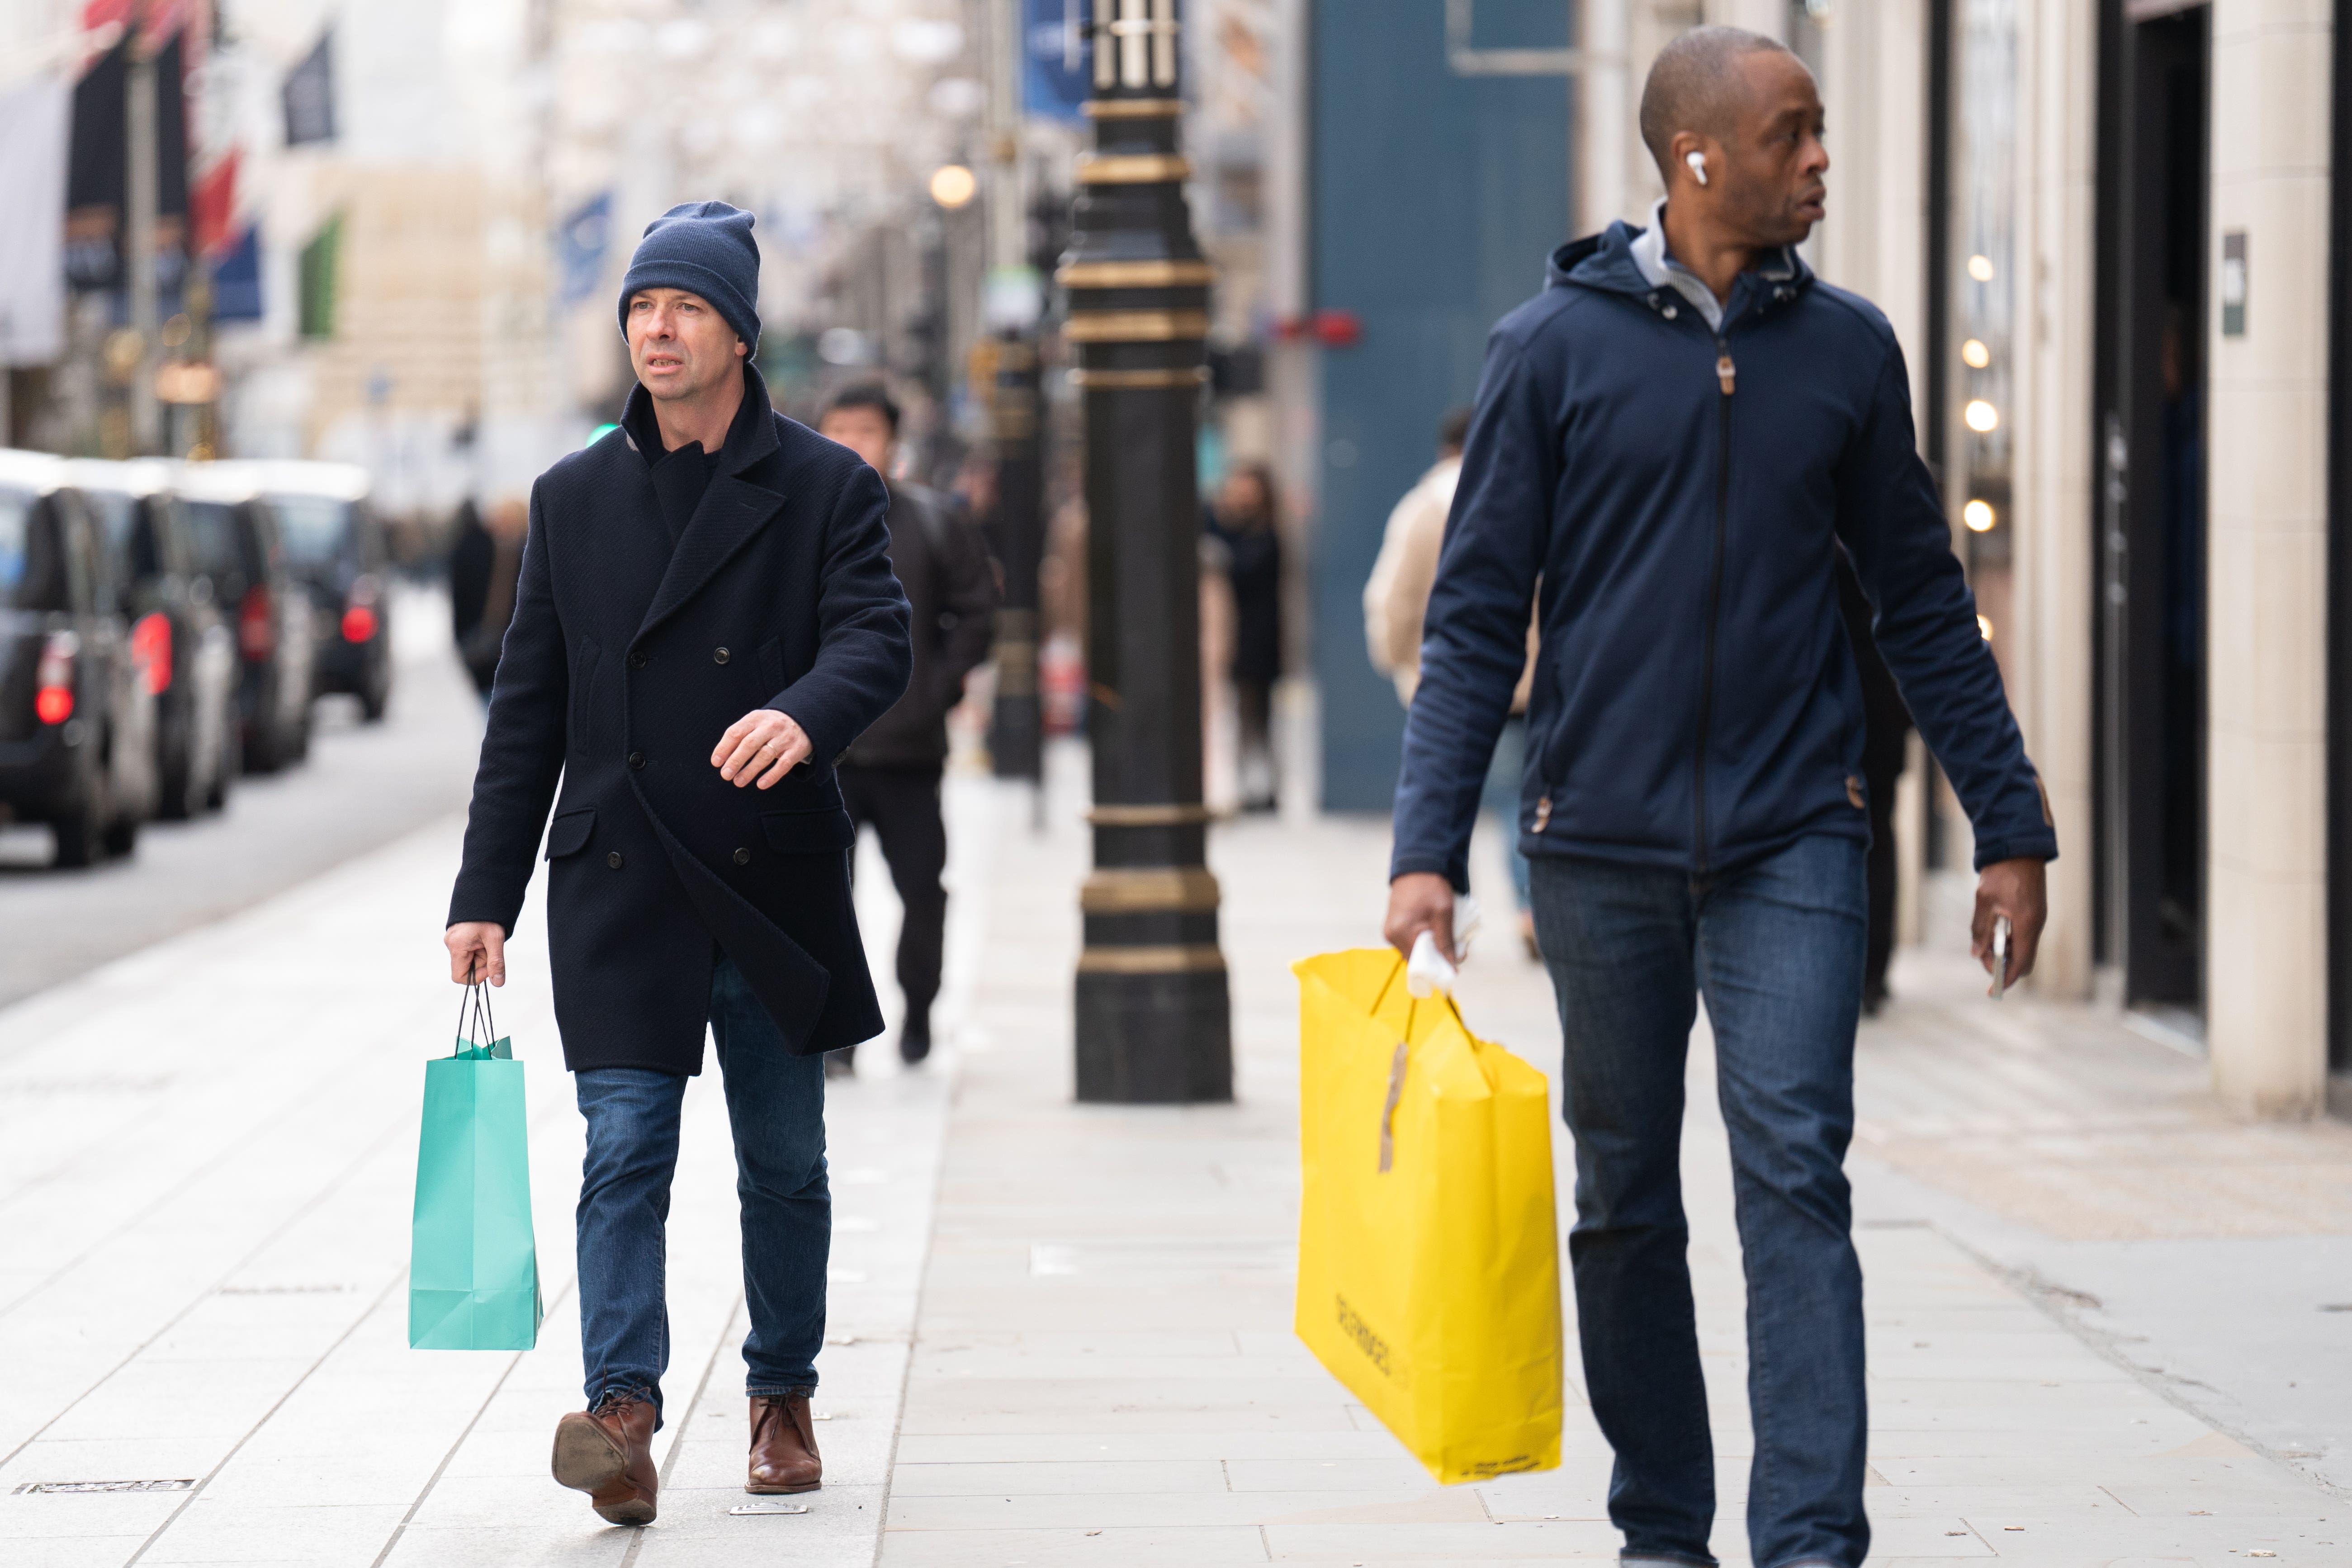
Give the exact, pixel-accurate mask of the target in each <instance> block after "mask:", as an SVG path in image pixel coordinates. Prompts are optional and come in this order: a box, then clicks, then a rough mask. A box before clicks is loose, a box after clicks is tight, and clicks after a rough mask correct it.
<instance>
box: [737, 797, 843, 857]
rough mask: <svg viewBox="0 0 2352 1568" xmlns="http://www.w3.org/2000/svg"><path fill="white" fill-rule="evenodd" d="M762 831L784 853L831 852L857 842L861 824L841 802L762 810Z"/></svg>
mask: <svg viewBox="0 0 2352 1568" xmlns="http://www.w3.org/2000/svg"><path fill="white" fill-rule="evenodd" d="M760 831H761V832H762V833H764V834H766V835H767V838H768V847H769V848H771V849H773V850H775V851H776V852H777V853H779V854H782V855H824V854H831V853H835V852H837V851H840V850H843V849H848V848H853V847H856V843H857V825H856V823H853V822H851V821H850V820H849V813H847V812H845V811H844V810H842V809H841V807H839V806H837V805H821V806H815V807H813V808H811V809H809V810H806V811H768V812H762V813H761V814H760Z"/></svg>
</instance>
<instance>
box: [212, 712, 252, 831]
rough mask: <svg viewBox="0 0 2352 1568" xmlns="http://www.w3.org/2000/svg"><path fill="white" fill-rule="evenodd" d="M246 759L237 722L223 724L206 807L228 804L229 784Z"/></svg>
mask: <svg viewBox="0 0 2352 1568" xmlns="http://www.w3.org/2000/svg"><path fill="white" fill-rule="evenodd" d="M244 760H245V749H244V747H243V746H241V745H240V744H239V743H238V742H237V733H236V721H235V720H231V721H228V722H227V723H225V724H223V725H222V726H221V742H220V751H219V752H218V754H216V755H215V757H214V758H213V778H212V783H211V784H210V785H209V786H207V787H206V789H205V810H206V811H218V810H220V809H221V808H222V807H223V806H225V805H227V804H228V792H229V786H230V785H232V784H235V783H236V775H237V773H238V771H239V767H240V765H241V764H242V763H243V762H244Z"/></svg>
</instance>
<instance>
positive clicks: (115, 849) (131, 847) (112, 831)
mask: <svg viewBox="0 0 2352 1568" xmlns="http://www.w3.org/2000/svg"><path fill="white" fill-rule="evenodd" d="M138 849H139V819H138V818H137V817H135V816H118V817H116V818H115V819H114V820H113V821H112V822H110V823H108V824H107V825H106V852H107V853H108V854H109V855H125V856H127V855H132V854H136V853H137V852H138Z"/></svg>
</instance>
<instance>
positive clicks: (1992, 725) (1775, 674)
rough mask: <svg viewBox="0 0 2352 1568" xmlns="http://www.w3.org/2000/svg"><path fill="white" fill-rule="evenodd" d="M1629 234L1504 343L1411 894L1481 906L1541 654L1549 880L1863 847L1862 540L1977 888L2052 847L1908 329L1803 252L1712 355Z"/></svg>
mask: <svg viewBox="0 0 2352 1568" xmlns="http://www.w3.org/2000/svg"><path fill="white" fill-rule="evenodd" d="M1639 232H1640V231H1639V230H1638V229H1634V228H1632V227H1629V226H1627V225H1625V224H1622V223H1618V224H1614V225H1612V226H1611V227H1610V228H1609V230H1608V231H1607V232H1606V233H1604V234H1602V235H1600V236H1598V237H1593V238H1589V239H1583V240H1579V241H1577V242H1576V243H1574V244H1571V245H1568V246H1564V247H1561V248H1560V249H1559V251H1557V252H1555V253H1554V255H1553V256H1552V258H1551V265H1550V267H1549V276H1548V279H1547V287H1546V288H1545V289H1544V291H1543V292H1542V293H1541V294H1540V295H1538V297H1537V298H1535V299H1533V300H1529V301H1528V303H1526V304H1524V305H1522V306H1520V307H1519V308H1518V309H1517V310H1514V311H1512V312H1511V313H1510V314H1509V315H1507V316H1506V317H1504V318H1503V320H1502V321H1500V322H1498V323H1497V324H1496V328H1495V331H1494V333H1493V335H1492V336H1491V338H1490V339H1489V341H1488V345H1487V353H1486V370H1485V373H1484V374H1483V375H1482V376H1481V378H1480V382H1479V386H1478V399H1477V407H1476V413H1475V416H1474V418H1473V420H1472V422H1471V426H1470V437H1469V442H1468V445H1467V447H1466V448H1465V451H1464V453H1463V462H1462V478H1461V482H1460V485H1459V488H1458V489H1456V490H1455V492H1454V510H1453V514H1452V516H1451V518H1450V519H1449V520H1448V521H1447V524H1446V532H1445V544H1444V552H1443V553H1442V555H1441V556H1440V558H1439V563H1438V569H1437V580H1436V584H1435V587H1434V590H1433V593H1432V594H1431V596H1430V602H1429V614H1428V618H1427V622H1426V625H1425V628H1424V631H1423V639H1424V640H1423V646H1422V656H1421V669H1422V679H1421V686H1420V688H1419V689H1418V690H1417V691H1416V692H1415V693H1414V696H1413V700H1412V709H1411V710H1410V712H1409V713H1408V715H1407V718H1406V722H1405V737H1404V759H1403V767H1402V773H1401V775H1400V777H1399V780H1398V784H1397V798H1396V843H1395V851H1394V857H1393V858H1392V860H1391V876H1402V875H1403V874H1404V873H1406V872H1410V871H1433V872H1437V873H1440V874H1442V875H1444V877H1446V878H1447V879H1449V880H1451V881H1452V882H1453V884H1454V887H1456V888H1457V889H1460V888H1466V887H1467V885H1468V850H1469V843H1470V829H1471V824H1472V822H1473V821H1474V820H1475V816H1476V814H1477V811H1478V796H1479V785H1480V783H1481V781H1482V779H1483V778H1484V776H1485V773H1486V763H1487V760H1488V758H1489V757H1490V756H1491V755H1492V753H1493V751H1494V745H1495V738H1496V733H1497V732H1498V731H1499V730H1500V729H1501V727H1502V724H1503V721H1504V717H1505V715H1506V714H1507V711H1508V710H1509V708H1510V703H1511V690H1512V687H1513V686H1514V684H1515V683H1516V682H1517V679H1518V676H1519V671H1520V668H1521V664H1522V661H1523V660H1524V659H1525V658H1526V656H1527V643H1526V637H1527V625H1528V605H1529V602H1530V601H1531V600H1534V601H1537V602H1538V612H1539V618H1540V624H1541V633H1542V646H1541V652H1540V654H1539V656H1538V664H1537V669H1536V680H1535V686H1534V689H1533V691H1532V693H1531V694H1530V697H1529V700H1528V765H1527V774H1526V777H1525V779H1524V781H1523V783H1522V785H1521V791H1520V805H1519V828H1520V839H1519V843H1520V847H1521V848H1522V849H1524V850H1525V851H1526V852H1527V853H1528V854H1529V855H1559V854H1569V855H1588V856H1596V857H1600V858H1605V859H1611V860H1618V861H1625V862H1631V863H1633V864H1637V865H1646V866H1658V867H1671V868H1675V869H1678V870H1685V871H1688V872H1691V873H1693V874H1696V875H1701V876H1704V875H1708V874H1711V873H1720V872H1725V871H1731V870H1736V869H1738V868H1740V867H1741V866H1743V865H1748V864H1752V863H1753V862H1755V861H1757V860H1759V859H1761V858H1764V857H1766V856H1768V855H1770V854H1772V853H1774V852H1775V851H1777V850H1779V849H1780V848H1783V847H1786V846H1788V845H1789V844H1790V843H1792V842H1794V841H1795V840H1796V839H1798V838H1800V837H1803V836H1805V835H1807V834H1816V833H1828V834H1836V835H1839V836H1842V837H1850V838H1856V839H1864V840H1866V839H1867V838H1868V837H1869V835H1870V816H1869V813H1868V811H1867V809H1866V805H1867V800H1866V797H1865V795H1864V789H1865V785H1864V782H1863V773H1862V748H1863V734H1864V722H1863V700H1862V688H1861V683H1860V680H1859V678H1858V676H1857V673H1856V670H1855V668H1854V658H1853V648H1852V646H1851V645H1850V644H1849V642H1848V641H1847V638H1846V634H1845V629H1844V626H1843V623H1842V622H1841V620H1840V617H1839V612H1838V589H1837V581H1836V577H1835V574H1834V572H1833V570H1832V563H1833V561H1834V559H1835V552H1836V549H1837V547H1838V546H1839V545H1840V544H1843V546H1844V548H1845V551H1846V552H1847V554H1848V555H1849V556H1851V557H1852V558H1853V564H1854V568H1855V572H1856V574H1857V575H1858V576H1859V577H1860V579H1861V581H1862V584H1863V587H1864V591H1865V592H1866V593H1867V594H1868V595H1869V597H1870V600H1871V604H1872V605H1873V607H1874V610H1875V612H1876V620H1875V629H1876V632H1877V637H1878V645H1879V647H1880V649H1881V650H1882V651H1883V652H1884V654H1885V658H1886V662H1887V664H1888V666H1889V667H1890V668H1892V669H1893V670H1894V672H1895V679H1896V680H1897V681H1898V682H1899V683H1900V685H1901V686H1902V689H1903V697H1904V700H1906V702H1907V703H1909V705H1910V708H1911V711H1912V713H1913V714H1914V715H1915V716H1916V719H1917V721H1918V726H1919V731H1920V733H1921V735H1922V736H1923V737H1924V738H1925V740H1926V741H1927V745H1928V748H1929V749H1930V750H1931V751H1933V752H1935V755H1936V759H1937V762H1938V763H1941V764H1942V765H1943V769H1944V772H1945V773H1946V775H1947V776H1948V778H1949V779H1950V780H1951V782H1952V787H1953V789H1954V790H1955V791H1956V792H1957V793H1958V796H1959V799H1960V804H1961V805H1963V806H1964V807H1965V808H1966V809H1967V811H1968V814H1969V820H1970V822H1971V823H1973V824H1974V826H1975V830H1976V858H1977V864H1978V866H1979V868H1982V867H1984V866H1987V865H1990V864H1991V863H1992V862H1993V861H1996V860H2001V859H2006V858H2011V857H2014V856H2032V857H2039V858H2043V859H2050V858H2055V857H2056V855H2057V853H2058V840H2057V835H2056V833H2055V832H2054V831H2053V827H2052V825H2051V820H2050V814H2049V807H2048V805H2047V802H2046V798H2045V796H2044V795H2043V794H2042V786H2041V781H2040V780H2039V779H2038V778H2037V777H2036V775H2035V773H2034V771H2033V767H2032V763H2029V762H2028V761H2027V760H2026V756H2025V749H2024V745H2023V742H2022V741H2021V738H2020V736H2019V734H2018V731H2017V725H2016V722H2015V721H2014V720H2012V719H2011V716H2010V711H2009V704H2008V700H2007V699H2006V697H2005V696H2004V695H2003V693H2002V690H2001V683H2000V670H1999V668H1997V667H1996V666H1995V664H1994V662H1993V658H1992V653H1991V650H1990V648H1989V647H1987V646H1986V644H1985V642H1984V640H1983V638H1982V637H1981V635H1980V633H1979V627H1978V623H1977V616H1976V602H1975V599H1974V597H1973V596H1972V595H1970V594H1969V586H1968V583H1967V581H1966V579H1965V578H1964V577H1963V575H1962V574H1961V570H1960V563H1959V562H1958V560H1957V559H1956V558H1955V557H1954V556H1953V553H1952V548H1951V535H1950V532H1949V530H1948V526H1947V524H1946V522H1945V520H1944V512H1943V507H1942V505H1941V503H1940V501H1939V500H1937V494H1936V486H1935V483H1934V481H1933V480H1932V479H1930V478H1929V476H1928V473H1927V465H1926V464H1924V463H1923V462H1921V461H1920V459H1919V455H1918V452H1917V451H1916V448H1915V446H1914V441H1913V435H1912V426H1911V406H1910V387H1909V382H1908V379H1907V377H1906V373H1905V370H1904V363H1903V354H1902V351H1901V349H1900V348H1898V347H1897V346H1896V343H1895V332H1894V330H1893V329H1892V328H1891V327H1890V326H1889V325H1888V324H1887V321H1886V319H1885V317H1884V316H1882V315H1881V314H1880V313H1879V312H1878V311H1877V310H1875V309H1874V308H1873V307H1872V306H1871V305H1870V304H1869V303H1868V302H1866V301H1864V300H1862V299H1860V298H1858V297H1856V296H1855V295H1853V294H1849V293H1847V292H1845V291H1844V290H1843V289H1833V288H1832V287H1830V286H1829V285H1827V284H1825V283H1822V282H1820V281H1818V280H1816V279H1814V278H1813V277H1812V275H1811V273H1810V272H1809V271H1808V270H1807V269H1806V268H1805V267H1804V264H1803V263H1802V262H1801V261H1800V260H1798V259H1797V258H1796V257H1795V256H1794V255H1793V254H1790V255H1789V256H1787V257H1786V258H1785V260H1784V261H1783V262H1781V263H1778V264H1776V265H1775V266H1774V267H1773V268H1769V269H1762V268H1759V269H1751V270H1749V271H1748V272H1745V273H1742V274H1741V275H1740V277H1739V279H1738V282H1737V283H1736V284H1735V286H1734V287H1733V289H1732V294H1731V298H1730V300H1728V301H1727V303H1726V305H1725V307H1724V312H1723V327H1722V331H1721V332H1720V335H1718V334H1717V333H1716V332H1715V331H1711V330H1710V329H1709V328H1708V326H1707V324H1706V321H1705V320H1703V319H1702V318H1701V316H1700V314H1699V312H1698V311H1697V310H1695V309H1693V308H1692V306H1691V303H1690V302H1689V301H1688V300H1684V299H1682V298H1681V297H1680V296H1679V295H1678V294H1677V293H1676V292H1675V290H1674V289H1667V288H1653V287H1651V286H1650V285H1649V283H1647V282H1646V281H1645V280H1644V279H1643V275H1642V272H1641V270H1640V268H1638V266H1637V265H1636V264H1635V262H1634V259H1633V255H1632V253H1631V246H1632V242H1633V238H1634V237H1635V236H1636V235H1637V234H1638V233H1639Z"/></svg>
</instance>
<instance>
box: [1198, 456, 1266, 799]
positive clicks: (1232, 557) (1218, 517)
mask: <svg viewBox="0 0 2352 1568" xmlns="http://www.w3.org/2000/svg"><path fill="white" fill-rule="evenodd" d="M1279 505H1280V503H1279V502H1278V501H1277V500H1276V489H1275V480H1274V470H1272V469H1271V468H1267V467H1266V466H1265V464H1264V463H1241V464H1237V465H1235V466H1234V468H1233V469H1232V470H1231V471H1230V472H1228V473H1227V474H1226V475H1225V479H1224V482H1223V484H1221V485H1219V486H1218V487H1217V494H1216V499H1215V500H1213V502H1212V503H1211V504H1210V507H1209V515H1208V519H1207V532H1208V534H1209V537H1210V538H1211V539H1213V541H1215V542H1217V543H1218V544H1219V545H1221V546H1223V556H1224V559H1223V565H1224V575H1225V580H1226V582H1227V583H1228V584H1230V585H1231V588H1232V592H1233V658H1232V663H1231V664H1230V665H1228V666H1227V670H1226V673H1227V675H1228V676H1229V678H1230V679H1232V681H1233V686H1234V709H1235V710H1236V713H1237V715H1238V717H1239V719H1240V721H1241V754H1240V757H1239V758H1238V759H1237V766H1236V768H1235V772H1236V773H1238V774H1239V775H1240V779H1241V794H1242V809H1243V810H1244V811H1272V810H1274V809H1275V807H1276V805H1279V804H1280V801H1279V798H1278V796H1279V794H1280V787H1281V774H1280V770H1279V769H1278V768H1277V766H1276V763H1275V756H1274V683H1275V682H1276V681H1277V680H1279V679H1282V528H1281V517H1280V513H1279V510H1278V509H1279Z"/></svg>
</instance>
